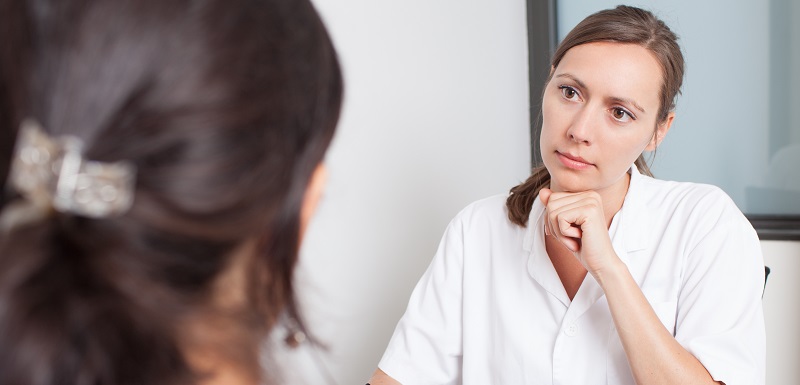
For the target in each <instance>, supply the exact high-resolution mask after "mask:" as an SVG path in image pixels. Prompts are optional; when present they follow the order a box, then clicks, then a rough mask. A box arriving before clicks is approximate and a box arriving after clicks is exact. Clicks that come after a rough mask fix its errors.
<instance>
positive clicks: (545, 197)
mask: <svg viewBox="0 0 800 385" xmlns="http://www.w3.org/2000/svg"><path fill="white" fill-rule="evenodd" d="M552 194H553V190H550V189H549V188H547V187H545V188H542V189H541V190H539V200H541V201H542V204H543V205H545V206H547V202H549V201H550V195H552Z"/></svg>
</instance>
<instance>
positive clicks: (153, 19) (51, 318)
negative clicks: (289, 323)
mask: <svg viewBox="0 0 800 385" xmlns="http://www.w3.org/2000/svg"><path fill="white" fill-rule="evenodd" d="M341 99H342V77H341V73H340V68H339V64H338V61H337V58H336V54H335V51H334V48H333V45H332V44H331V41H330V39H329V36H328V34H327V32H326V30H325V27H324V26H323V24H322V22H321V20H320V18H319V16H318V15H317V13H316V11H315V10H314V8H313V6H312V5H311V3H310V2H309V1H308V0H235V1H234V0H114V1H103V0H0V183H3V188H4V189H3V191H5V192H7V193H6V194H5V195H4V196H3V197H2V200H0V213H2V211H3V209H6V208H8V207H9V205H10V204H11V203H13V202H15V201H16V200H18V199H21V198H20V197H19V196H16V195H14V194H13V192H11V191H10V188H9V187H10V186H9V185H8V183H7V182H6V180H7V176H8V175H9V168H10V164H11V159H12V146H13V143H14V142H15V138H16V136H17V133H18V128H19V126H20V123H21V122H22V121H23V119H26V118H33V119H35V120H37V121H38V122H39V123H40V124H41V126H42V127H44V129H45V130H46V131H47V132H48V134H49V135H51V136H54V137H59V136H62V135H71V136H75V137H77V138H79V139H80V140H81V141H82V142H83V143H84V154H85V156H86V158H88V159H91V160H96V161H102V162H115V161H119V160H124V161H127V162H130V163H132V164H133V165H135V166H136V169H137V172H136V183H135V192H134V202H133V206H132V207H131V209H130V211H128V212H127V213H125V214H124V215H121V216H118V217H113V218H103V219H93V218H88V217H83V216H80V215H74V214H69V213H59V212H55V213H53V214H52V215H51V216H49V217H48V218H46V219H44V220H41V221H39V222H36V223H33V224H29V225H27V226H25V227H19V228H16V229H13V230H12V231H11V232H10V233H4V234H0V384H9V385H11V384H14V385H16V384H36V385H46V384H92V385H101V384H109V385H111V384H114V385H124V384H177V383H193V382H195V381H196V380H198V378H199V377H198V376H199V375H202V374H203V373H198V372H197V371H196V370H195V368H194V367H193V365H192V363H191V362H189V359H188V358H187V356H186V354H185V353H186V351H185V348H186V346H187V344H188V345H190V346H191V345H192V344H193V343H194V342H196V341H188V342H187V341H186V340H185V339H186V338H187V337H186V331H185V327H186V324H185V323H184V322H185V321H186V320H187V319H193V318H194V317H197V316H201V315H204V314H211V315H213V316H214V317H217V318H218V319H220V320H223V321H224V322H223V324H225V325H233V326H234V327H232V328H231V330H234V332H232V333H231V334H230V335H231V336H232V337H236V338H230V339H225V340H220V341H214V342H213V343H212V344H211V346H208V347H209V348H212V349H211V350H212V351H213V350H214V349H217V351H219V352H221V353H219V354H220V355H221V356H224V357H228V358H232V359H235V360H237V361H238V362H239V364H238V365H239V366H241V368H242V369H243V370H244V371H245V372H248V373H250V374H251V375H252V377H254V378H256V379H258V376H259V374H258V373H259V371H260V368H259V362H258V360H259V355H258V353H259V349H260V347H261V343H262V342H263V338H264V337H265V336H266V335H267V334H268V333H269V331H270V329H271V328H272V327H273V326H275V325H276V323H277V322H278V319H280V318H281V317H287V318H288V319H294V320H299V319H300V318H299V314H298V309H297V305H296V303H295V298H294V288H293V285H292V274H293V271H294V266H295V263H296V260H297V253H298V248H299V245H298V243H299V231H300V230H299V229H300V209H301V205H302V201H303V196H304V192H305V190H306V187H307V185H308V183H309V180H310V178H311V175H312V172H313V171H314V170H315V168H316V167H317V165H318V164H319V163H320V162H321V161H322V158H323V156H324V153H325V151H326V149H327V147H328V145H329V143H330V141H331V138H332V136H333V133H334V129H335V126H336V123H337V120H338V117H339V109H340V104H341ZM248 240H253V242H254V243H255V244H256V249H257V253H256V255H253V256H250V257H249V258H245V259H243V260H242V261H241V263H243V264H244V269H243V270H242V271H243V272H245V274H244V275H245V277H244V279H243V281H244V282H242V284H243V285H244V298H245V300H244V301H245V306H242V307H241V308H237V309H236V310H235V311H231V312H229V313H227V312H215V308H214V306H212V305H210V304H211V303H212V302H213V297H214V295H215V292H216V290H217V288H216V285H217V284H218V282H219V278H220V276H221V275H222V274H223V273H224V272H226V271H227V270H228V269H229V267H230V266H231V265H232V263H234V262H233V261H232V256H233V255H236V253H235V252H234V251H235V250H239V248H240V247H241V246H242V245H243V244H246V243H247V242H246V241H248ZM298 322H299V321H298ZM299 325H300V327H301V328H302V323H299ZM212 340H213V339H212Z"/></svg>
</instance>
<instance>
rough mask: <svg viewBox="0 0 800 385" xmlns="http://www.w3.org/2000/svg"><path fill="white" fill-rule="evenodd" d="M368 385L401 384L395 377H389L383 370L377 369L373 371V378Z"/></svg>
mask: <svg viewBox="0 0 800 385" xmlns="http://www.w3.org/2000/svg"><path fill="white" fill-rule="evenodd" d="M367 385H401V384H400V383H399V382H397V380H395V379H394V378H391V377H389V375H388V374H386V373H384V372H383V370H380V369H377V370H375V373H372V378H370V379H369V382H368V383H367Z"/></svg>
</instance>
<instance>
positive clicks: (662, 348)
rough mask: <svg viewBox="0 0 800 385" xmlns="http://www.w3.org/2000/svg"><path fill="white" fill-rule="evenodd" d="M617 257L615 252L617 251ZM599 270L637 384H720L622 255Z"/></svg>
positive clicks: (600, 281) (599, 279) (598, 277)
mask: <svg viewBox="0 0 800 385" xmlns="http://www.w3.org/2000/svg"><path fill="white" fill-rule="evenodd" d="M614 257H616V254H614ZM615 259H616V260H617V262H616V263H614V264H612V265H609V268H608V269H606V270H605V271H602V272H597V273H596V275H595V279H597V282H598V283H599V284H600V286H601V287H602V288H603V290H604V291H605V293H606V298H607V299H608V307H609V309H610V310H611V316H612V317H613V319H614V324H615V325H616V327H617V333H618V334H619V338H620V341H622V346H623V348H624V349H625V355H626V356H627V357H628V363H629V364H630V366H631V371H632V372H633V378H634V379H635V380H636V383H637V384H640V385H645V384H648V385H649V384H720V382H716V381H714V380H713V379H712V378H711V375H710V374H709V373H708V371H707V370H706V368H705V367H704V366H703V364H701V363H700V361H698V360H697V358H695V357H694V356H693V355H692V354H691V353H689V352H688V351H687V350H686V349H684V348H683V346H681V344H679V343H678V341H677V340H675V338H674V337H673V336H672V334H671V333H670V332H669V331H668V330H667V329H666V328H665V327H664V325H663V324H662V323H661V321H660V320H659V319H658V316H657V315H656V313H655V312H654V311H653V308H652V307H651V306H650V303H649V302H648V301H647V299H646V298H645V296H644V294H643V293H642V290H641V289H640V288H639V286H638V285H637V284H636V281H634V279H633V277H632V276H631V274H630V272H629V271H628V268H627V266H625V264H624V263H622V261H621V260H619V258H615Z"/></svg>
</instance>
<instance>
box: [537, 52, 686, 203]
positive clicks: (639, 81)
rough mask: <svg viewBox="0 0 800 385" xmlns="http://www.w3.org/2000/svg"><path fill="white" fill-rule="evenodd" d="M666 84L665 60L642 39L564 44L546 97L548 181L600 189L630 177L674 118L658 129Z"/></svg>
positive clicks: (559, 186) (558, 186)
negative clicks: (640, 41)
mask: <svg viewBox="0 0 800 385" xmlns="http://www.w3.org/2000/svg"><path fill="white" fill-rule="evenodd" d="M661 83H662V73H661V67H660V66H659V64H658V62H657V61H656V59H655V57H654V56H653V55H652V54H651V53H650V51H648V50H647V49H645V48H642V47H641V46H639V45H634V44H620V43H613V42H597V43H588V44H583V45H579V46H576V47H573V48H571V49H570V50H569V51H567V53H566V54H565V55H564V57H563V58H562V60H561V62H560V63H559V64H558V67H556V68H555V69H554V72H553V75H552V78H551V80H550V82H549V83H548V84H547V86H546V88H545V91H544V100H543V102H542V117H543V125H542V133H541V140H540V148H541V151H542V158H543V160H544V164H545V166H546V167H547V170H548V171H549V172H550V176H551V182H550V188H552V189H553V190H554V191H567V192H577V191H586V190H595V191H598V192H602V191H603V190H605V189H608V188H614V187H616V188H619V187H620V186H621V184H623V183H624V184H627V178H624V176H625V174H626V171H627V170H628V168H629V167H630V166H631V164H633V162H634V161H636V158H637V157H639V155H640V154H641V153H642V152H643V151H644V150H652V149H654V148H655V146H656V145H658V143H659V142H660V141H661V139H663V136H664V134H666V132H667V130H668V129H669V126H670V124H671V123H672V117H673V115H672V114H670V116H669V117H668V118H667V120H666V121H665V122H663V123H661V124H659V125H658V134H656V132H655V128H656V115H657V113H658V107H659V105H660V101H659V92H660V88H661ZM625 186H626V187H627V185H625ZM623 191H624V189H623Z"/></svg>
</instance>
